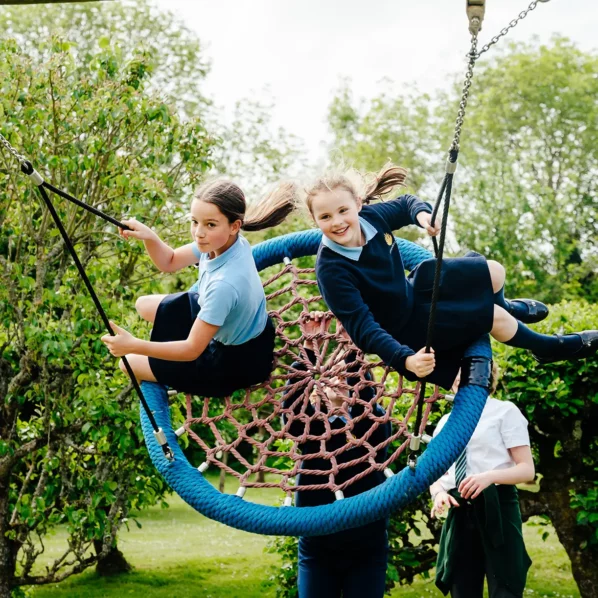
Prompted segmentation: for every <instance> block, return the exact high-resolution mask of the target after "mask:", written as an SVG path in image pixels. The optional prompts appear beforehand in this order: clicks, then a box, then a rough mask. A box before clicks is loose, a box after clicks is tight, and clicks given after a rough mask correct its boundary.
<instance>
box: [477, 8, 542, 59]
mask: <svg viewBox="0 0 598 598" xmlns="http://www.w3.org/2000/svg"><path fill="white" fill-rule="evenodd" d="M538 2H550V0H533V2H532V3H531V4H530V5H529V6H528V7H527V8H526V9H525V10H523V11H521V12H520V13H519V15H518V16H517V18H516V19H513V20H512V21H511V22H510V23H509V24H508V25H507V26H506V27H504V28H503V29H501V30H500V33H498V34H497V35H495V36H494V37H493V38H492V39H491V40H490V41H489V42H488V43H487V44H486V45H485V46H483V47H482V49H481V50H480V52H479V53H478V55H477V56H476V58H479V57H480V56H481V55H482V54H483V53H484V52H487V51H488V50H489V49H490V48H491V47H492V46H493V45H494V44H495V43H497V42H498V40H500V38H501V37H504V36H505V35H507V33H509V31H511V29H513V27H516V26H517V25H518V24H519V21H522V20H523V19H525V17H527V15H528V14H529V13H530V12H532V10H534V9H535V8H536V6H538Z"/></svg>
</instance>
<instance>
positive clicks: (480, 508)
mask: <svg viewBox="0 0 598 598" xmlns="http://www.w3.org/2000/svg"><path fill="white" fill-rule="evenodd" d="M451 495H452V496H453V497H454V498H455V499H456V500H457V501H458V502H459V505H460V506H459V507H453V508H451V510H450V511H449V514H448V517H447V518H446V522H445V524H444V526H443V528H442V534H441V536H440V545H439V547H438V560H437V561H436V586H437V587H438V589H439V590H440V591H441V592H442V593H443V594H445V595H446V594H448V592H449V591H450V589H451V585H452V580H453V573H454V571H456V570H457V568H459V567H466V568H467V566H468V565H467V563H463V562H460V558H459V555H460V553H462V552H463V551H462V550H461V549H460V548H461V547H462V545H461V541H462V539H463V538H462V536H463V535H464V534H460V533H459V530H460V529H461V530H462V529H464V527H465V526H466V525H469V524H471V523H470V522H471V521H473V523H474V525H475V527H476V528H477V530H478V531H479V533H480V538H481V541H482V546H483V547H484V552H485V555H486V557H487V558H489V559H490V560H491V563H492V569H493V570H494V571H495V572H496V578H497V581H498V582H499V584H500V585H501V586H503V587H505V588H507V589H508V590H510V591H511V592H512V593H513V594H523V590H524V589H525V582H526V579H527V571H528V569H529V568H530V565H531V564H532V561H531V559H530V558H529V555H528V554H527V551H526V550H525V544H524V542H523V534H522V529H521V511H520V509H519V496H518V494H517V488H516V487H515V486H506V485H505V486H495V485H494V484H492V485H491V486H489V487H488V488H486V490H484V492H483V493H482V494H481V495H480V496H478V498H476V499H475V500H474V501H470V502H468V501H465V500H463V499H462V498H461V496H460V494H459V493H458V492H457V491H456V490H451Z"/></svg>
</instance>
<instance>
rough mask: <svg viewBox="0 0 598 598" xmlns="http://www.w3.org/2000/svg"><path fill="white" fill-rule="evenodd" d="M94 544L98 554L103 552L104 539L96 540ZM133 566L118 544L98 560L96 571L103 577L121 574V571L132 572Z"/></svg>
mask: <svg viewBox="0 0 598 598" xmlns="http://www.w3.org/2000/svg"><path fill="white" fill-rule="evenodd" d="M93 546H94V548H95V551H96V554H100V552H102V541H101V540H94V541H93ZM132 569H133V567H131V565H130V564H129V563H128V562H127V559H125V555H124V554H123V553H122V552H121V551H120V550H119V549H118V547H117V546H116V544H115V545H114V546H113V547H112V548H111V549H110V551H109V552H108V554H107V555H106V556H105V557H103V558H101V559H100V560H98V564H97V565H96V573H97V574H98V575H100V576H102V577H108V576H110V575H120V574H121V573H130V572H131V571H132Z"/></svg>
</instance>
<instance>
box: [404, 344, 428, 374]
mask: <svg viewBox="0 0 598 598" xmlns="http://www.w3.org/2000/svg"><path fill="white" fill-rule="evenodd" d="M405 367H406V368H407V369H408V370H409V371H410V372H413V373H414V374H415V375H416V376H417V377H418V378H425V377H426V376H429V375H430V374H431V373H432V372H433V371H434V368H435V367H436V357H435V356H434V349H430V353H426V348H425V347H422V348H421V349H420V350H419V351H418V352H417V353H416V354H415V355H410V356H409V357H407V359H405Z"/></svg>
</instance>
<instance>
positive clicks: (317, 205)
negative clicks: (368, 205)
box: [310, 187, 363, 247]
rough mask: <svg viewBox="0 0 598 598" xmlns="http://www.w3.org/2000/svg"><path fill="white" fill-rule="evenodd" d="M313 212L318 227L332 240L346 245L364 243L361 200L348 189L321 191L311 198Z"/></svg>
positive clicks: (352, 245) (351, 245)
mask: <svg viewBox="0 0 598 598" xmlns="http://www.w3.org/2000/svg"><path fill="white" fill-rule="evenodd" d="M310 210H311V214H312V216H313V219H314V221H315V223H316V225H317V227H318V228H319V229H320V230H321V231H322V233H323V234H324V235H326V236H327V237H328V238H329V239H330V240H331V241H334V242H335V243H338V244H339V245H343V246H344V247H360V246H361V245H363V239H362V233H361V226H360V224H359V212H360V210H361V200H360V199H356V198H355V196H354V195H353V194H352V193H351V192H350V191H347V190H346V189H343V188H340V187H339V188H337V189H334V190H333V191H320V192H318V193H317V194H316V195H314V196H313V197H312V199H311V205H310Z"/></svg>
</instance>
